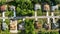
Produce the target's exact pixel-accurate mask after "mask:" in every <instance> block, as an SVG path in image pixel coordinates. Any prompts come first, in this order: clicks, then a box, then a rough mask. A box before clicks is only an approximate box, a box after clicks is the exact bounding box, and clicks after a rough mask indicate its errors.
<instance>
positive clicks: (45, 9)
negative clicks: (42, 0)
mask: <svg viewBox="0 0 60 34" xmlns="http://www.w3.org/2000/svg"><path fill="white" fill-rule="evenodd" d="M43 7H44V8H43V10H44V11H49V10H50V6H49V5H48V4H47V3H46V4H45V5H44V6H43Z"/></svg>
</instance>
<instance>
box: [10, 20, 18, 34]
mask: <svg viewBox="0 0 60 34" xmlns="http://www.w3.org/2000/svg"><path fill="white" fill-rule="evenodd" d="M17 32H18V31H17V20H15V19H12V20H11V21H10V33H17Z"/></svg>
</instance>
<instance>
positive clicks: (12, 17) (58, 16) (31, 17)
mask: <svg viewBox="0 0 60 34" xmlns="http://www.w3.org/2000/svg"><path fill="white" fill-rule="evenodd" d="M11 18H14V17H0V19H11ZM15 18H16V19H19V18H30V19H32V18H60V16H37V17H35V16H31V17H15Z"/></svg>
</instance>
